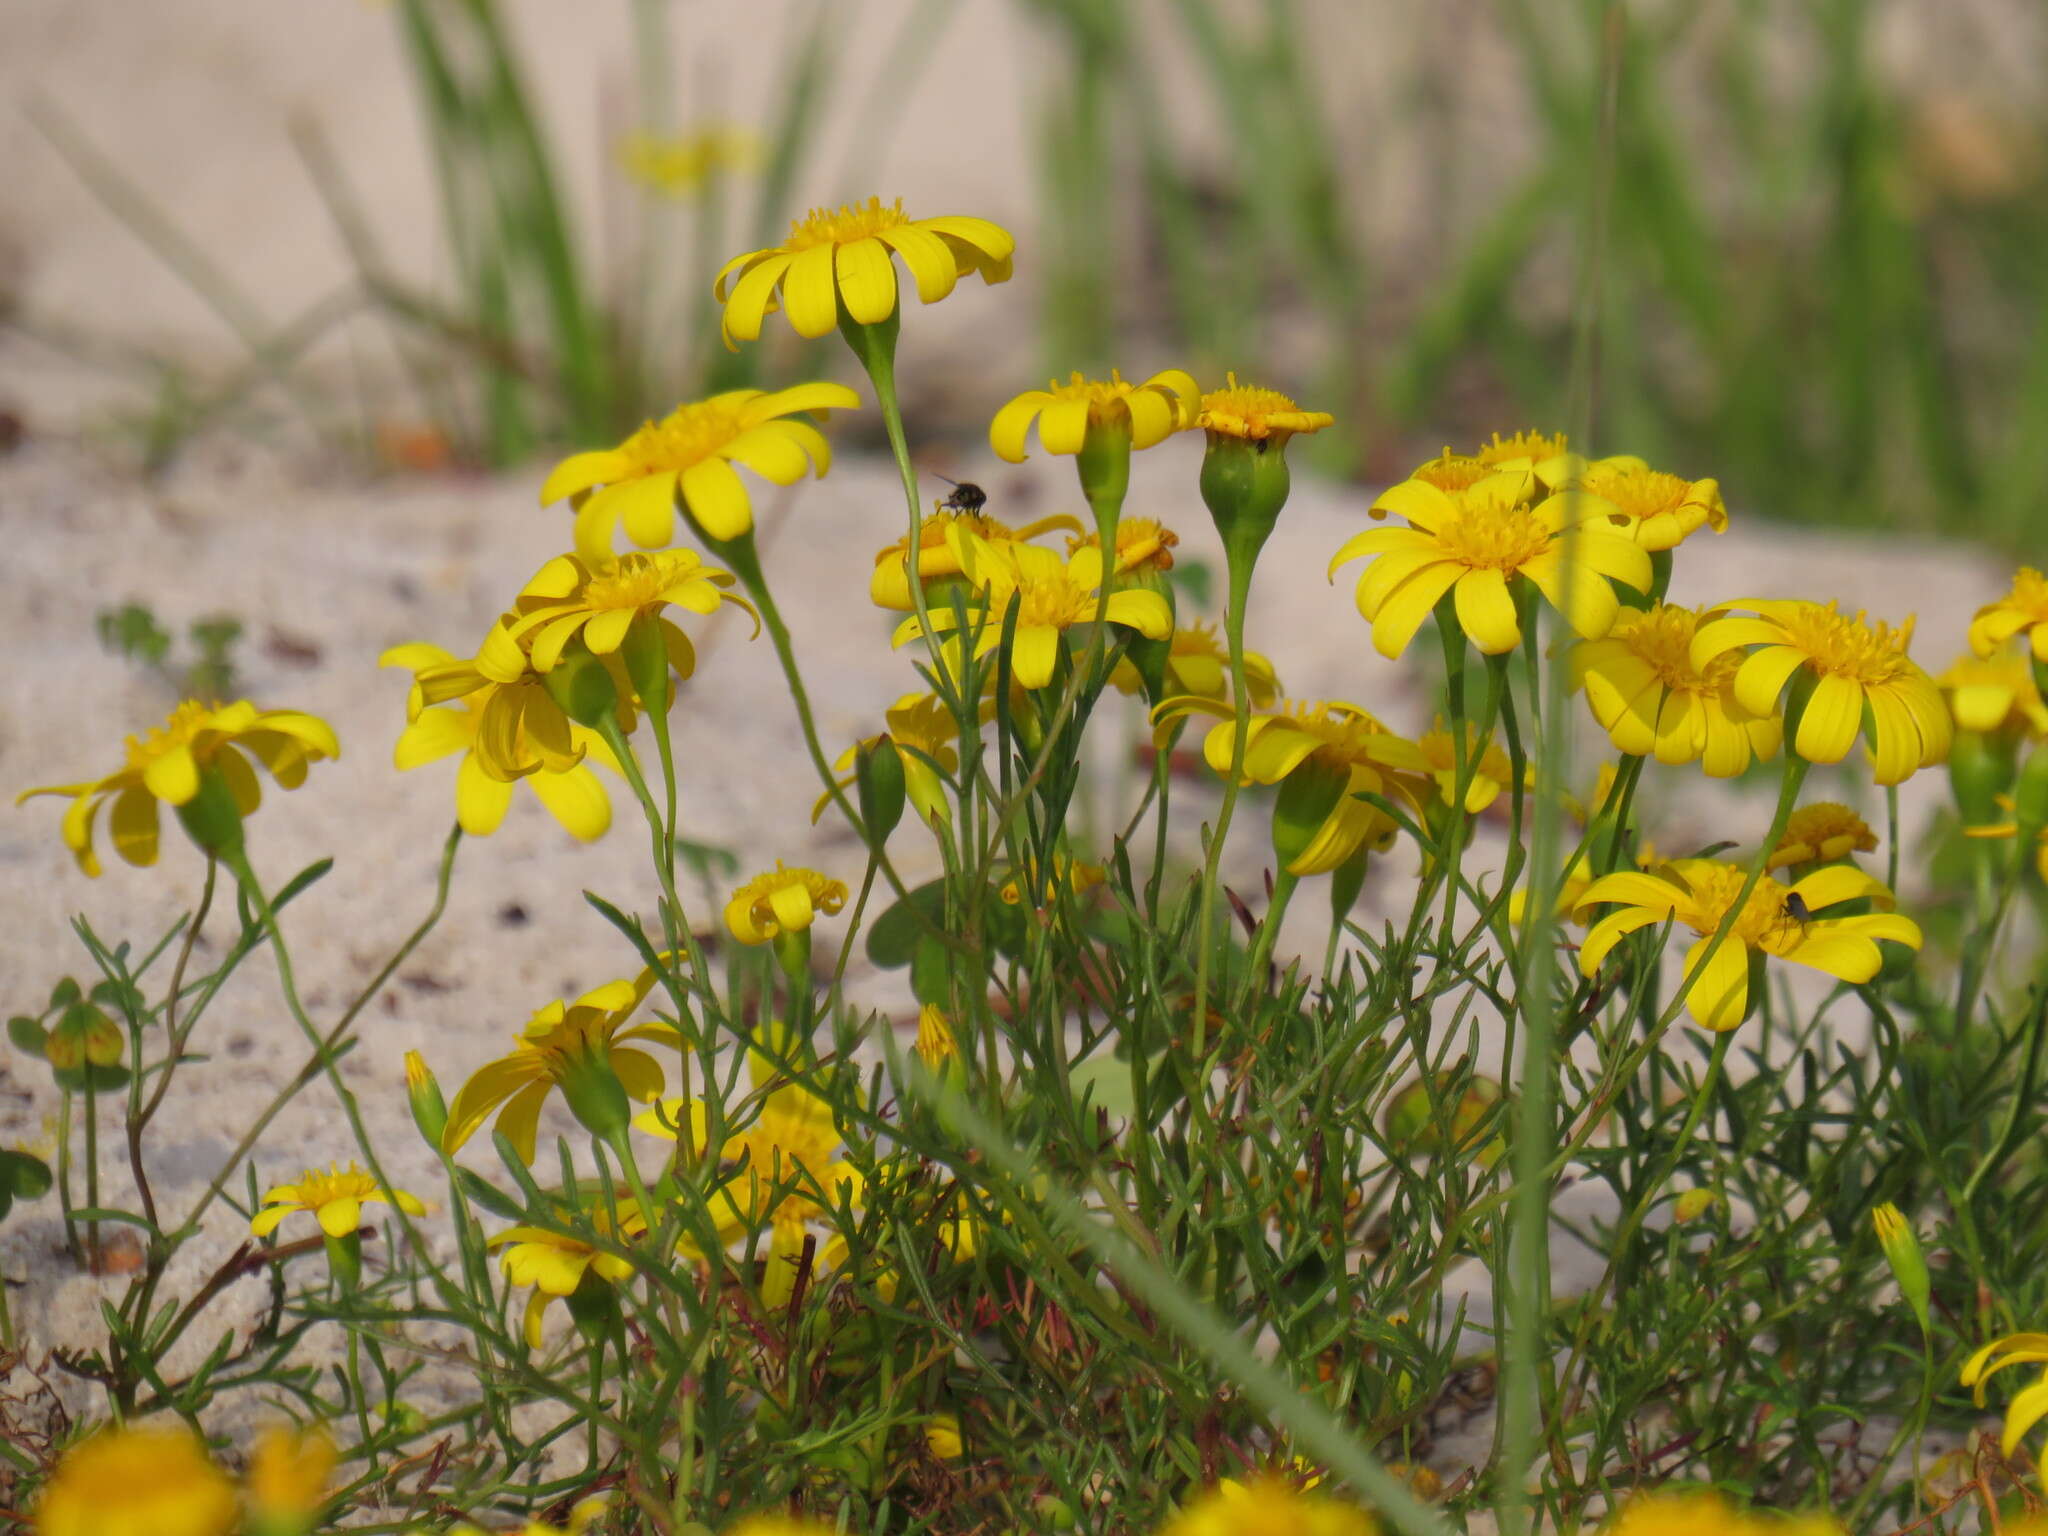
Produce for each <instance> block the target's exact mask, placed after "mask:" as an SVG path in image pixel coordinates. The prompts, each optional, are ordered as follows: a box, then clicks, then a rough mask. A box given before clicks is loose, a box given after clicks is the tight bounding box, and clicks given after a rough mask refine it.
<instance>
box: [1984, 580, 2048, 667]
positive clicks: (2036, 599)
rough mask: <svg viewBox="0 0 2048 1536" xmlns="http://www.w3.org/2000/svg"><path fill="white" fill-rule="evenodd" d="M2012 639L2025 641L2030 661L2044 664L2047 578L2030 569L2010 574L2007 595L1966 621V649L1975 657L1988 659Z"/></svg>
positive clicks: (2047, 658) (2047, 653) (2046, 657)
mask: <svg viewBox="0 0 2048 1536" xmlns="http://www.w3.org/2000/svg"><path fill="white" fill-rule="evenodd" d="M2015 635H2019V636H2021V637H2023V638H2024V639H2025V641H2026V643H2027V645H2028V646H2029V647H2030V648H2031V649H2032V651H2033V653H2034V660H2036V661H2044V662H2048V576H2043V575H2042V574H2041V573H2040V572H2039V571H2037V570H2035V569H2034V568H2033V567H2032V566H2030V565H2023V566H2021V567H2020V568H2019V570H2018V571H2017V572H2015V573H2014V575H2013V578H2012V590H2011V591H2010V592H2008V593H2006V594H2005V596H2003V597H2001V598H2000V599H1998V601H1997V602H1995V603H1986V604H1985V605H1984V606H1983V607H1982V608H1979V609H1978V610H1977V616H1976V617H1975V618H1973V619H1972V620H1970V649H1971V650H1973V651H1975V652H1976V653H1977V654H1978V655H1979V656H1989V655H1990V654H1991V653H1992V652H1993V651H1995V650H1997V649H1998V648H1999V647H2000V646H2001V645H2004V644H2005V642H2006V641H2008V640H2010V639H2012V638H2013V636H2015Z"/></svg>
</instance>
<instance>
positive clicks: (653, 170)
mask: <svg viewBox="0 0 2048 1536" xmlns="http://www.w3.org/2000/svg"><path fill="white" fill-rule="evenodd" d="M618 162H619V168H620V169H621V170H623V171H624V172H625V173H626V174H627V175H628V176H629V177H631V178H632V179H633V180H634V181H636V182H638V183H639V184H640V185H641V186H643V187H645V188H646V189H647V190H648V191H650V192H658V193H660V194H661V195H662V196H663V197H674V198H686V197H693V196H695V195H696V194H697V193H699V192H701V191H703V190H704V189H705V188H706V187H707V186H709V185H710V184H711V183H712V182H713V181H714V180H716V179H717V178H718V177H720V176H723V175H727V174H729V173H732V172H735V171H751V170H753V169H754V168H755V167H756V166H757V165H759V164H760V163H761V139H760V135H758V134H754V133H749V132H748V131H747V130H746V129H744V128H734V127H731V126H729V125H726V124H714V125H712V126H709V127H704V128H697V129H693V130H692V131H691V132H689V133H684V134H677V135H675V136H673V137H670V138H657V137H656V136H655V135H653V134H648V133H635V134H629V135H627V136H626V138H624V139H622V140H621V141H620V143H619V147H618Z"/></svg>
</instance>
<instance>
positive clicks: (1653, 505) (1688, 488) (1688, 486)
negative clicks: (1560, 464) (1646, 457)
mask: <svg viewBox="0 0 2048 1536" xmlns="http://www.w3.org/2000/svg"><path fill="white" fill-rule="evenodd" d="M1573 483H1574V484H1575V485H1576V486H1577V487H1578V488H1579V489H1580V490H1582V491H1584V492H1585V493H1586V494H1587V495H1589V496H1598V497H1599V498H1600V499H1601V500H1602V501H1604V502H1606V503H1607V504H1608V505H1609V506H1611V507H1613V508H1614V512H1613V513H1611V514H1610V518H1611V520H1612V522H1613V523H1614V524H1615V526H1616V527H1617V528H1619V529H1620V531H1621V533H1622V535H1623V536H1624V537H1626V538H1629V539H1632V540H1634V541H1635V542H1636V543H1637V544H1640V545H1641V546H1642V547H1643V548H1644V549H1649V550H1659V549H1675V548H1677V546H1678V545H1679V544H1680V543H1681V542H1683V541H1684V540H1685V538H1686V537H1687V536H1688V535H1690V534H1694V533H1697V532H1699V530H1700V529H1702V528H1712V529H1713V530H1714V532H1716V533H1722V532H1725V531H1726V530H1727V527H1728V509H1727V507H1726V506H1725V505H1723V504H1722V501H1721V487H1720V484H1719V483H1718V482H1717V481H1713V480H1681V479H1679V477H1678V476H1676V475H1673V474H1667V473H1665V472H1664V471H1663V470H1661V469H1652V468H1650V466H1649V465H1647V464H1645V463H1644V462H1643V461H1642V460H1641V459H1639V458H1636V457H1635V456H1634V455H1632V454H1619V455H1616V456H1615V457H1613V458H1607V459H1595V460H1594V461H1593V462H1592V463H1590V464H1588V465H1587V466H1586V467H1585V469H1584V470H1583V471H1581V472H1580V473H1579V474H1578V475H1577V476H1576V477H1575V478H1574V480H1573Z"/></svg>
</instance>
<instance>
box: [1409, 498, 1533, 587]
mask: <svg viewBox="0 0 2048 1536" xmlns="http://www.w3.org/2000/svg"><path fill="white" fill-rule="evenodd" d="M1551 536H1552V535H1551V531H1550V529H1549V528H1548V527H1547V526H1545V524H1544V523H1543V522H1542V521H1540V520H1539V519H1538V518H1537V517H1536V515H1535V513H1533V512H1531V511H1530V510H1529V508H1528V507H1526V506H1523V505H1521V504H1519V503H1517V504H1513V505H1510V504H1508V503H1507V502H1505V501H1503V500H1500V499H1497V498H1492V497H1488V498H1485V499H1479V498H1475V497H1473V496H1472V495H1470V494H1467V495H1466V496H1464V497H1462V498H1460V499H1459V501H1458V515H1457V516H1456V517H1449V518H1446V519H1444V521H1443V522H1442V523H1440V524H1438V525H1437V530H1436V541H1437V543H1439V544H1441V545H1442V546H1443V547H1444V550H1445V552H1446V553H1448V554H1449V555H1450V556H1451V558H1452V559H1454V560H1456V561H1457V562H1458V563H1459V564H1460V565H1467V566H1470V567H1472V568H1473V569H1474V570H1484V569H1487V568H1489V567H1490V568H1492V569H1493V570H1497V571H1499V572H1501V573H1502V574H1503V575H1510V574H1512V573H1514V572H1515V571H1519V570H1520V569H1521V568H1522V567H1523V566H1525V565H1527V564H1528V563H1529V562H1530V561H1531V560H1534V559H1535V558H1536V557H1537V556H1538V555H1540V554H1542V553H1543V552H1544V551H1545V550H1546V549H1548V548H1549V547H1550V540H1551Z"/></svg>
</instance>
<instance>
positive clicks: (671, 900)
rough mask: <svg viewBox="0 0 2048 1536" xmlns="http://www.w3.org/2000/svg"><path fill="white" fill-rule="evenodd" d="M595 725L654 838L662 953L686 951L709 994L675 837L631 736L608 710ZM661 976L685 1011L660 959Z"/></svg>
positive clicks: (686, 1008)
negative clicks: (681, 890) (686, 911)
mask: <svg viewBox="0 0 2048 1536" xmlns="http://www.w3.org/2000/svg"><path fill="white" fill-rule="evenodd" d="M596 729H597V733H598V735H600V736H602V737H603V738H604V744H605V745H606V746H608V747H610V748H611V749H612V756H614V757H616V758H617V759H618V760H619V769H620V771H621V772H623V773H624V774H625V776H626V784H627V786H628V787H629V788H630V789H631V790H632V791H633V798H634V799H636V800H638V801H639V802H640V812H641V814H642V815H643V816H645V817H646V818H647V831H648V835H649V836H650V837H651V838H652V839H653V842H654V873H655V877H656V878H657V879H658V880H660V882H661V897H662V900H661V932H662V950H663V954H664V956H665V957H666V960H667V961H670V962H672V961H673V960H674V959H675V957H676V956H677V955H680V954H687V955H688V956H689V959H690V969H691V971H692V972H693V973H694V974H695V976H696V980H697V985H698V987H699V988H700V989H701V990H702V991H703V993H704V995H705V996H706V997H709V996H711V983H710V979H709V978H708V977H707V976H706V975H705V973H704V958H703V956H702V954H701V953H700V952H699V951H698V948H697V945H696V942H695V940H694V939H692V938H691V936H690V928H689V924H688V923H687V922H685V921H684V919H683V900H682V897H681V896H680V895H678V894H677V892H676V871H675V858H674V850H675V841H674V839H672V838H670V837H668V836H667V835H665V833H664V831H663V823H662V816H661V809H660V807H659V806H657V805H656V804H655V803H654V795H653V792H652V791H651V790H649V789H648V787H647V775H646V774H644V773H642V772H641V770H640V759H639V757H638V756H637V755H636V754H635V753H634V751H633V743H632V741H631V739H630V738H628V737H627V735H626V733H625V731H624V730H622V729H621V728H620V726H619V717H618V715H617V714H616V713H614V712H609V711H608V712H607V713H606V714H605V715H604V716H602V717H601V718H600V719H599V721H598V723H597V727H596ZM661 978H662V984H663V985H664V986H665V987H666V988H667V989H668V994H669V998H670V1000H671V1001H673V1002H674V1003H675V1005H676V1009H677V1011H678V1012H679V1013H683V1014H687V1013H688V1012H689V1004H688V1000H687V999H686V998H685V996H684V995H683V988H682V984H681V983H680V982H679V981H678V980H677V979H676V977H675V975H674V972H673V971H672V969H671V968H670V965H669V964H668V963H664V964H663V966H662V968H661Z"/></svg>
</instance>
